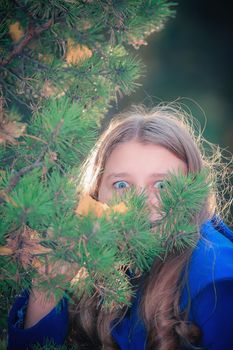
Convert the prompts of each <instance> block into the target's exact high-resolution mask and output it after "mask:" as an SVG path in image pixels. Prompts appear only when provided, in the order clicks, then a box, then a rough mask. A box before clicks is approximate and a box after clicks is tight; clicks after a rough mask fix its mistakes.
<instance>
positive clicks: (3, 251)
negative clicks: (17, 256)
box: [0, 246, 13, 256]
mask: <svg viewBox="0 0 233 350" xmlns="http://www.w3.org/2000/svg"><path fill="white" fill-rule="evenodd" d="M12 254H13V250H12V249H11V248H8V247H5V246H3V247H0V255H1V256H8V255H12Z"/></svg>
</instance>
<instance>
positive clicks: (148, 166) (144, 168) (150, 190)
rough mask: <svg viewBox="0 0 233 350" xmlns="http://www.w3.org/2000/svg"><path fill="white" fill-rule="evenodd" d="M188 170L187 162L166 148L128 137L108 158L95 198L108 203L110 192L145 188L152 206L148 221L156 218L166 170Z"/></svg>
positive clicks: (111, 194)
mask: <svg viewBox="0 0 233 350" xmlns="http://www.w3.org/2000/svg"><path fill="white" fill-rule="evenodd" d="M179 169H180V170H182V171H183V172H184V173H186V172H187V165H186V163H185V162H183V161H182V160H181V159H179V158H177V157H176V156H175V155H174V154H173V153H172V152H170V151H168V150H167V149H166V148H164V147H162V146H159V145H154V144H142V143H140V142H138V141H129V142H126V143H123V144H120V145H118V146H117V147H116V148H115V149H114V150H113V151H112V153H111V154H110V156H109V158H108V159H107V162H106V165H105V169H104V172H103V175H102V179H101V184H100V188H99V196H98V199H99V201H100V202H103V203H108V202H109V201H110V200H111V198H112V196H113V194H122V193H123V192H124V191H127V189H129V188H135V189H136V190H137V191H138V193H140V192H141V191H143V190H144V191H145V193H146V196H147V199H148V205H149V207H150V208H151V217H150V219H151V221H154V220H156V218H158V215H157V214H156V210H155V207H154V206H155V204H156V203H157V201H158V196H157V194H158V192H159V190H160V188H162V186H163V180H164V178H165V176H166V174H167V173H168V172H175V173H178V170H179Z"/></svg>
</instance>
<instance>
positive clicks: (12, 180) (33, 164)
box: [0, 119, 64, 204]
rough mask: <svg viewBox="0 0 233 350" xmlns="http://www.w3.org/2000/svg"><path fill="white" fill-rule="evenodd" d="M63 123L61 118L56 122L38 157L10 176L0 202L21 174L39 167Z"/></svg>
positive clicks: (0, 201) (3, 200) (13, 186)
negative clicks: (47, 141)
mask: <svg viewBox="0 0 233 350" xmlns="http://www.w3.org/2000/svg"><path fill="white" fill-rule="evenodd" d="M63 123H64V119H61V120H60V122H59V123H58V124H57V126H56V128H55V129H54V130H53V132H52V135H51V138H50V141H49V143H48V144H47V145H45V147H44V148H43V149H42V151H41V153H40V155H39V157H38V158H37V160H36V161H35V162H34V163H32V164H30V165H28V166H26V167H24V168H22V169H20V170H19V171H18V172H17V173H16V174H15V175H14V176H12V178H11V179H10V181H9V185H8V186H7V188H6V189H5V190H4V191H3V196H2V197H0V204H2V203H3V202H5V198H4V195H6V194H8V193H10V192H11V191H12V190H13V189H14V188H15V186H16V185H17V183H18V182H19V180H20V178H21V176H23V175H25V174H27V173H29V172H30V171H31V170H33V169H36V168H38V167H40V166H41V165H42V164H43V162H42V160H43V158H44V156H45V154H46V152H47V151H48V149H49V147H50V145H51V144H52V143H53V141H54V139H55V138H56V136H57V135H58V133H59V130H60V128H61V126H62V124H63Z"/></svg>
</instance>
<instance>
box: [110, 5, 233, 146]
mask: <svg viewBox="0 0 233 350" xmlns="http://www.w3.org/2000/svg"><path fill="white" fill-rule="evenodd" d="M227 6H228V7H227ZM176 11H177V14H176V17H175V18H173V19H170V20H169V21H168V23H167V24H166V25H165V28H164V29H163V30H162V31H161V32H159V33H154V34H152V35H151V36H150V37H149V40H148V45H147V46H142V47H141V48H140V49H139V50H138V56H139V57H140V58H142V61H143V62H144V64H145V65H146V72H145V75H144V77H143V79H141V81H140V83H141V84H142V87H140V88H139V89H138V90H137V91H136V93H134V94H132V95H131V96H126V97H124V98H123V99H120V100H119V101H118V104H117V105H116V106H115V107H114V108H113V109H112V110H111V113H110V114H111V115H112V114H114V113H116V112H117V111H121V110H122V109H125V108H127V107H128V106H130V105H131V104H132V103H134V104H138V103H143V104H145V105H146V106H153V105H155V104H157V103H158V102H160V101H168V102H170V101H174V100H176V99H178V98H180V100H179V101H180V102H181V103H182V104H185V105H186V106H187V107H188V108H189V109H191V111H192V113H193V115H194V117H195V118H197V119H198V120H199V121H200V123H201V126H202V127H204V125H205V122H207V125H206V128H205V131H204V136H205V137H206V138H207V139H208V140H209V141H211V142H214V143H218V144H219V145H220V146H221V147H223V148H226V149H228V150H229V151H231V152H233V135H232V134H233V89H232V82H233V69H232V54H233V21H232V11H231V9H230V2H229V3H228V4H227V2H223V3H221V2H216V1H213V0H179V1H178V5H177V6H176ZM205 119H206V120H205Z"/></svg>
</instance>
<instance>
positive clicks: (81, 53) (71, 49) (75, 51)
mask: <svg viewBox="0 0 233 350" xmlns="http://www.w3.org/2000/svg"><path fill="white" fill-rule="evenodd" d="M91 56H92V51H91V50H90V49H89V48H88V47H87V46H85V45H80V44H77V45H75V44H74V41H73V40H72V39H70V38H69V39H68V40H67V52H66V62H67V63H68V64H79V63H82V62H83V61H85V60H87V59H88V58H90V57H91Z"/></svg>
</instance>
